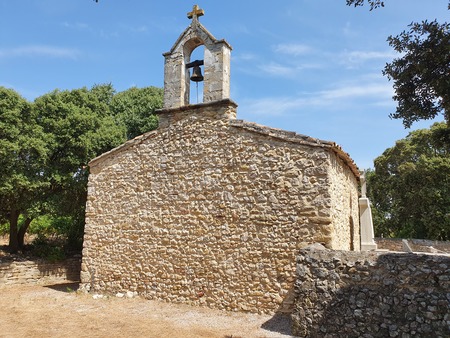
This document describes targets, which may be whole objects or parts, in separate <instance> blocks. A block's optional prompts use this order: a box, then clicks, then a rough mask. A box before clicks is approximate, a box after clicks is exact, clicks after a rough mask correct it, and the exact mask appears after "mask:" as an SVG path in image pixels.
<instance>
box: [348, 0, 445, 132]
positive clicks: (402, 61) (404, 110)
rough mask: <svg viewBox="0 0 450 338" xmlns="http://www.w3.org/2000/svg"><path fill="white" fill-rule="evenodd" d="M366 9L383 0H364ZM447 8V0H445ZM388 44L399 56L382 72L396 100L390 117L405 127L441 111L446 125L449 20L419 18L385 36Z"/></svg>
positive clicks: (351, 1) (359, 1)
mask: <svg viewBox="0 0 450 338" xmlns="http://www.w3.org/2000/svg"><path fill="white" fill-rule="evenodd" d="M364 4H366V1H365V0H347V5H349V6H350V5H354V6H355V7H356V6H363V5H364ZM367 4H369V6H370V10H372V9H375V8H378V7H384V1H381V0H367ZM448 9H450V1H449V4H448ZM388 42H389V45H390V46H391V47H392V48H394V50H395V51H397V52H398V53H400V55H401V57H399V58H396V59H394V60H393V61H392V62H391V63H387V64H386V66H385V68H384V70H383V74H384V75H385V76H387V77H388V79H389V80H392V81H393V82H394V90H395V95H394V96H393V99H394V100H395V101H397V102H398V105H397V109H396V112H395V113H391V114H390V117H392V118H395V119H402V120H403V125H404V126H405V127H406V128H409V127H411V125H412V124H413V123H414V122H416V121H419V120H428V119H434V118H435V117H437V116H438V115H439V114H441V113H442V114H443V116H444V119H445V120H446V121H447V124H448V126H449V128H450V80H449V77H448V74H450V24H449V23H446V22H444V23H438V22H437V21H436V20H434V21H432V22H428V21H422V22H420V23H414V22H413V23H411V24H410V25H409V29H408V30H405V31H403V32H401V33H400V34H399V35H397V36H389V37H388Z"/></svg>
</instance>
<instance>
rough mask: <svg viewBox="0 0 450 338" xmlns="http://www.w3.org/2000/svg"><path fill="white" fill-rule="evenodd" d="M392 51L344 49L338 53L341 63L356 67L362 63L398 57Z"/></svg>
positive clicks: (383, 61) (384, 60) (378, 61)
mask: <svg viewBox="0 0 450 338" xmlns="http://www.w3.org/2000/svg"><path fill="white" fill-rule="evenodd" d="M398 56H399V54H398V53H396V52H394V51H344V52H342V53H341V54H340V59H341V63H342V64H344V65H346V67H347V68H350V69H351V68H357V67H359V66H361V65H362V64H364V63H367V62H370V63H376V64H377V65H379V64H380V63H383V64H384V63H385V62H388V61H391V60H392V59H393V58H395V57H398Z"/></svg>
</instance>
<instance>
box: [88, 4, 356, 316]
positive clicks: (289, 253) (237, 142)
mask: <svg viewBox="0 0 450 338" xmlns="http://www.w3.org/2000/svg"><path fill="white" fill-rule="evenodd" d="M201 15H203V10H201V9H199V8H198V7H197V6H194V9H193V10H192V12H190V13H188V17H189V18H190V19H191V20H192V21H191V23H190V25H189V26H188V27H187V28H186V30H185V31H184V32H183V33H182V34H181V35H180V37H179V38H178V40H177V41H176V42H175V44H174V45H173V47H172V48H171V49H170V51H169V52H167V53H165V54H164V57H165V66H164V67H165V68H164V108H163V109H161V110H159V111H157V114H158V115H159V127H158V129H156V130H154V131H151V132H148V133H145V134H143V135H141V136H138V137H136V138H135V139H132V140H130V141H128V142H126V143H124V144H123V145H121V146H119V147H117V148H115V149H113V150H111V151H109V152H107V153H105V154H102V155H100V156H99V157H97V158H95V159H93V160H92V161H91V162H90V163H89V167H90V176H89V185H88V201H87V206H86V227H85V235H84V248H83V259H82V272H81V281H82V284H81V288H82V289H84V290H87V291H91V292H103V293H111V294H115V293H118V292H122V293H123V292H125V293H126V292H132V293H134V294H136V293H137V294H139V295H140V296H142V297H146V298H149V299H157V300H164V301H172V302H183V303H188V304H192V305H204V306H209V307H213V308H218V309H224V310H230V311H251V312H256V313H274V312H276V311H284V310H286V311H289V306H290V294H291V290H292V287H293V283H294V281H295V273H296V272H295V258H296V255H297V253H298V250H299V249H301V248H303V247H305V246H307V245H309V244H311V243H321V244H323V245H325V246H326V247H328V248H331V249H339V250H360V221H359V206H358V200H359V196H358V194H359V193H358V191H359V175H360V174H359V171H358V168H357V167H356V165H355V163H354V162H353V161H352V159H351V158H350V157H349V155H348V154H347V153H345V152H344V151H343V150H342V149H341V148H340V147H339V146H338V145H336V144H335V143H333V142H328V141H323V140H319V139H315V138H312V137H308V136H305V135H300V134H297V133H295V132H288V131H284V130H279V129H275V128H270V127H265V126H262V125H258V124H255V123H251V122H246V121H242V120H239V119H236V112H237V104H236V103H235V102H233V101H232V100H231V99H230V55H231V46H230V45H229V44H228V43H227V42H226V41H225V40H217V39H216V38H215V37H214V36H213V35H212V34H211V33H210V32H209V31H208V30H207V29H206V28H205V27H204V26H203V25H202V24H201V23H200V22H199V17H200V16H201ZM199 46H203V47H204V58H203V60H191V55H192V52H193V51H194V49H196V48H197V47H199ZM196 67H200V69H201V67H203V71H204V76H203V75H201V74H200V73H197V76H198V78H196V79H195V80H196V81H200V80H203V82H204V84H203V102H202V103H199V104H189V93H190V86H191V85H193V82H192V81H191V71H192V70H195V71H196V72H198V71H199V69H198V68H197V69H195V68H196Z"/></svg>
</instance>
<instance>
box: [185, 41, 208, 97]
mask: <svg viewBox="0 0 450 338" xmlns="http://www.w3.org/2000/svg"><path fill="white" fill-rule="evenodd" d="M204 59H205V46H204V45H200V46H198V47H197V48H195V49H194V50H193V51H192V53H191V55H190V57H189V62H188V63H187V64H186V65H187V68H186V77H187V79H186V82H187V84H188V86H189V104H197V103H202V102H203V88H204V74H205V70H204V69H205V68H204Z"/></svg>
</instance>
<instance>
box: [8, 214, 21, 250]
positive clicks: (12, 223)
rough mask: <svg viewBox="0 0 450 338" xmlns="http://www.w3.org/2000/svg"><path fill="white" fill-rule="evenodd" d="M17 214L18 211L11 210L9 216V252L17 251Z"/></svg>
mask: <svg viewBox="0 0 450 338" xmlns="http://www.w3.org/2000/svg"><path fill="white" fill-rule="evenodd" d="M19 214H20V213H19V211H17V210H11V215H10V216H9V251H10V252H11V253H17V251H19V241H18V240H17V234H18V222H19Z"/></svg>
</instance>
